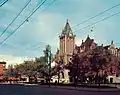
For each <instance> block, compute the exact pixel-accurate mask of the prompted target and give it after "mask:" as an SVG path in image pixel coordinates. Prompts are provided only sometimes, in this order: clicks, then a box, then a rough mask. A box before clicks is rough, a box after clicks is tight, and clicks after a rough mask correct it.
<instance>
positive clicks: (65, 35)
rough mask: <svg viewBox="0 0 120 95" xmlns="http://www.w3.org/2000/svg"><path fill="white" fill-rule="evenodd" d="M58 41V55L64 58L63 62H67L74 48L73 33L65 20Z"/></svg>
mask: <svg viewBox="0 0 120 95" xmlns="http://www.w3.org/2000/svg"><path fill="white" fill-rule="evenodd" d="M59 41H60V42H59V43H60V45H59V46H60V51H59V52H60V56H61V57H62V58H63V60H64V64H67V63H68V62H69V60H70V58H71V57H72V54H73V51H74V48H75V35H74V34H73V32H72V29H71V27H70V24H69V22H68V20H67V22H66V25H65V27H64V28H63V30H62V33H61V35H60V36H59Z"/></svg>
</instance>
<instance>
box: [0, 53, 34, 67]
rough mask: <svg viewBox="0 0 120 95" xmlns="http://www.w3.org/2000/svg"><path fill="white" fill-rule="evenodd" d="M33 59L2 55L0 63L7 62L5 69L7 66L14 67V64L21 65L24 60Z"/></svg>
mask: <svg viewBox="0 0 120 95" xmlns="http://www.w3.org/2000/svg"><path fill="white" fill-rule="evenodd" d="M33 59H34V58H28V57H25V56H24V57H20V56H12V55H8V54H2V55H0V61H5V62H7V64H6V67H8V65H15V64H21V63H23V61H25V60H33Z"/></svg>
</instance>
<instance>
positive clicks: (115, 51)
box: [104, 41, 120, 58]
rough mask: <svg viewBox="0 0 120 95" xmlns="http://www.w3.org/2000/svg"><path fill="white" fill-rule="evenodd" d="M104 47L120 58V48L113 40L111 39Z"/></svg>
mask: <svg viewBox="0 0 120 95" xmlns="http://www.w3.org/2000/svg"><path fill="white" fill-rule="evenodd" d="M104 48H105V49H107V50H108V51H109V52H110V53H111V54H113V55H115V56H117V57H119V58H120V48H117V47H116V46H115V43H114V42H113V41H111V44H110V45H107V46H105V47H104Z"/></svg>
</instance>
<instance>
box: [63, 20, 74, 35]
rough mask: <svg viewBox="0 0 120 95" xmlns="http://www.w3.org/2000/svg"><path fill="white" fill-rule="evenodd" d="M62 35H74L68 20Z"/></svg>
mask: <svg viewBox="0 0 120 95" xmlns="http://www.w3.org/2000/svg"><path fill="white" fill-rule="evenodd" d="M62 34H63V35H69V34H72V35H73V32H72V29H71V27H70V24H69V22H68V20H67V22H66V25H65V27H64V29H63V30H62Z"/></svg>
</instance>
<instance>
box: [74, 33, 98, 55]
mask: <svg viewBox="0 0 120 95" xmlns="http://www.w3.org/2000/svg"><path fill="white" fill-rule="evenodd" d="M96 47H97V44H96V43H95V42H94V39H91V38H90V37H89V35H88V36H87V38H86V40H85V41H84V42H83V40H82V43H81V45H80V46H76V48H75V49H77V52H78V53H81V52H86V51H89V50H92V49H95V48H96Z"/></svg>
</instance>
